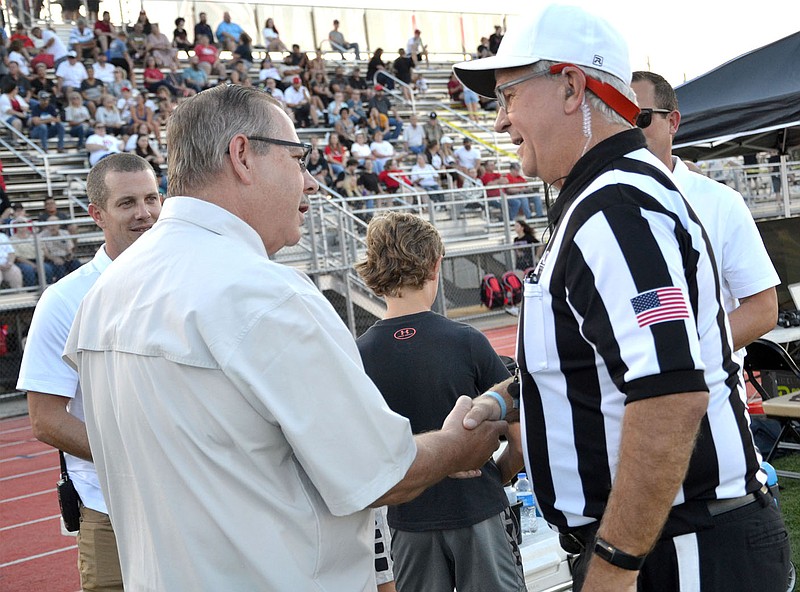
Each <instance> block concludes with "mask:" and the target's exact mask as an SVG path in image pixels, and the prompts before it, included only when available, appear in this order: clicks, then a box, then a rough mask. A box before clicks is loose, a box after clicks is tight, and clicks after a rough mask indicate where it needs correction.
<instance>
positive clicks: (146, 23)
mask: <svg viewBox="0 0 800 592" xmlns="http://www.w3.org/2000/svg"><path fill="white" fill-rule="evenodd" d="M136 25H141V27H142V33H144V34H145V35H149V34H150V31H152V30H153V26H152V25H151V24H150V19H149V18H147V13H146V12H145V10H144V8H143V9H141V10H140V11H139V17H138V18H137V19H136V22H135V23H134V24H133V26H134V28H136Z"/></svg>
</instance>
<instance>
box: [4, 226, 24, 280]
mask: <svg viewBox="0 0 800 592" xmlns="http://www.w3.org/2000/svg"><path fill="white" fill-rule="evenodd" d="M15 260H16V253H15V252H14V245H12V244H11V240H10V239H9V238H8V235H7V234H6V233H5V232H0V280H2V281H3V282H5V283H6V284H8V287H9V288H11V289H13V290H18V289H19V288H21V287H22V270H21V269H20V268H19V267H17V266H16V265H15V264H14V261H15Z"/></svg>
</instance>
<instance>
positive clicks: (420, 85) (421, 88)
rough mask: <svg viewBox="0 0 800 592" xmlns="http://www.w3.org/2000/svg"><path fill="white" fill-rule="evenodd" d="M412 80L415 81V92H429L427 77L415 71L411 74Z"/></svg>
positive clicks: (422, 93)
mask: <svg viewBox="0 0 800 592" xmlns="http://www.w3.org/2000/svg"><path fill="white" fill-rule="evenodd" d="M411 80H412V82H413V83H414V84H413V85H412V86H413V87H414V92H416V93H417V94H419V95H424V94H425V93H427V92H428V79H427V78H425V77H424V76H423V75H422V74H421V73H419V72H414V73H413V74H412V75H411Z"/></svg>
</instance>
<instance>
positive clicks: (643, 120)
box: [636, 109, 672, 129]
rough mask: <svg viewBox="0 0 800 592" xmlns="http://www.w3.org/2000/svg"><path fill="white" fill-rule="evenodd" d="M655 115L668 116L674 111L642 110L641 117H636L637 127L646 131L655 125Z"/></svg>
mask: <svg viewBox="0 0 800 592" xmlns="http://www.w3.org/2000/svg"><path fill="white" fill-rule="evenodd" d="M653 113H663V114H665V115H666V114H668V113H672V111H671V110H669V109H641V110H640V111H639V115H637V116H636V127H640V128H642V129H644V128H646V127H648V126H649V125H650V124H651V123H653Z"/></svg>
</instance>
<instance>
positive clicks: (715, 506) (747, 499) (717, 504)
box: [706, 485, 771, 516]
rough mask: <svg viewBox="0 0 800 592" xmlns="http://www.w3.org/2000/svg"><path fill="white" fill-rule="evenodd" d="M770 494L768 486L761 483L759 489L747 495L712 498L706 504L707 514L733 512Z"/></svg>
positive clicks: (714, 514)
mask: <svg viewBox="0 0 800 592" xmlns="http://www.w3.org/2000/svg"><path fill="white" fill-rule="evenodd" d="M770 495H771V494H770V491H769V488H768V487H767V486H766V485H762V486H761V489H759V490H758V491H755V492H753V493H748V494H747V495H743V496H741V497H733V498H730V499H721V500H714V501H711V502H707V503H706V506H707V507H708V513H709V514H711V515H712V516H719V515H720V514H726V513H727V512H733V511H734V510H738V509H739V508H744V507H745V506H749V505H750V504H752V503H755V502H757V501H759V500H760V499H762V498H767V497H769V496H770Z"/></svg>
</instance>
